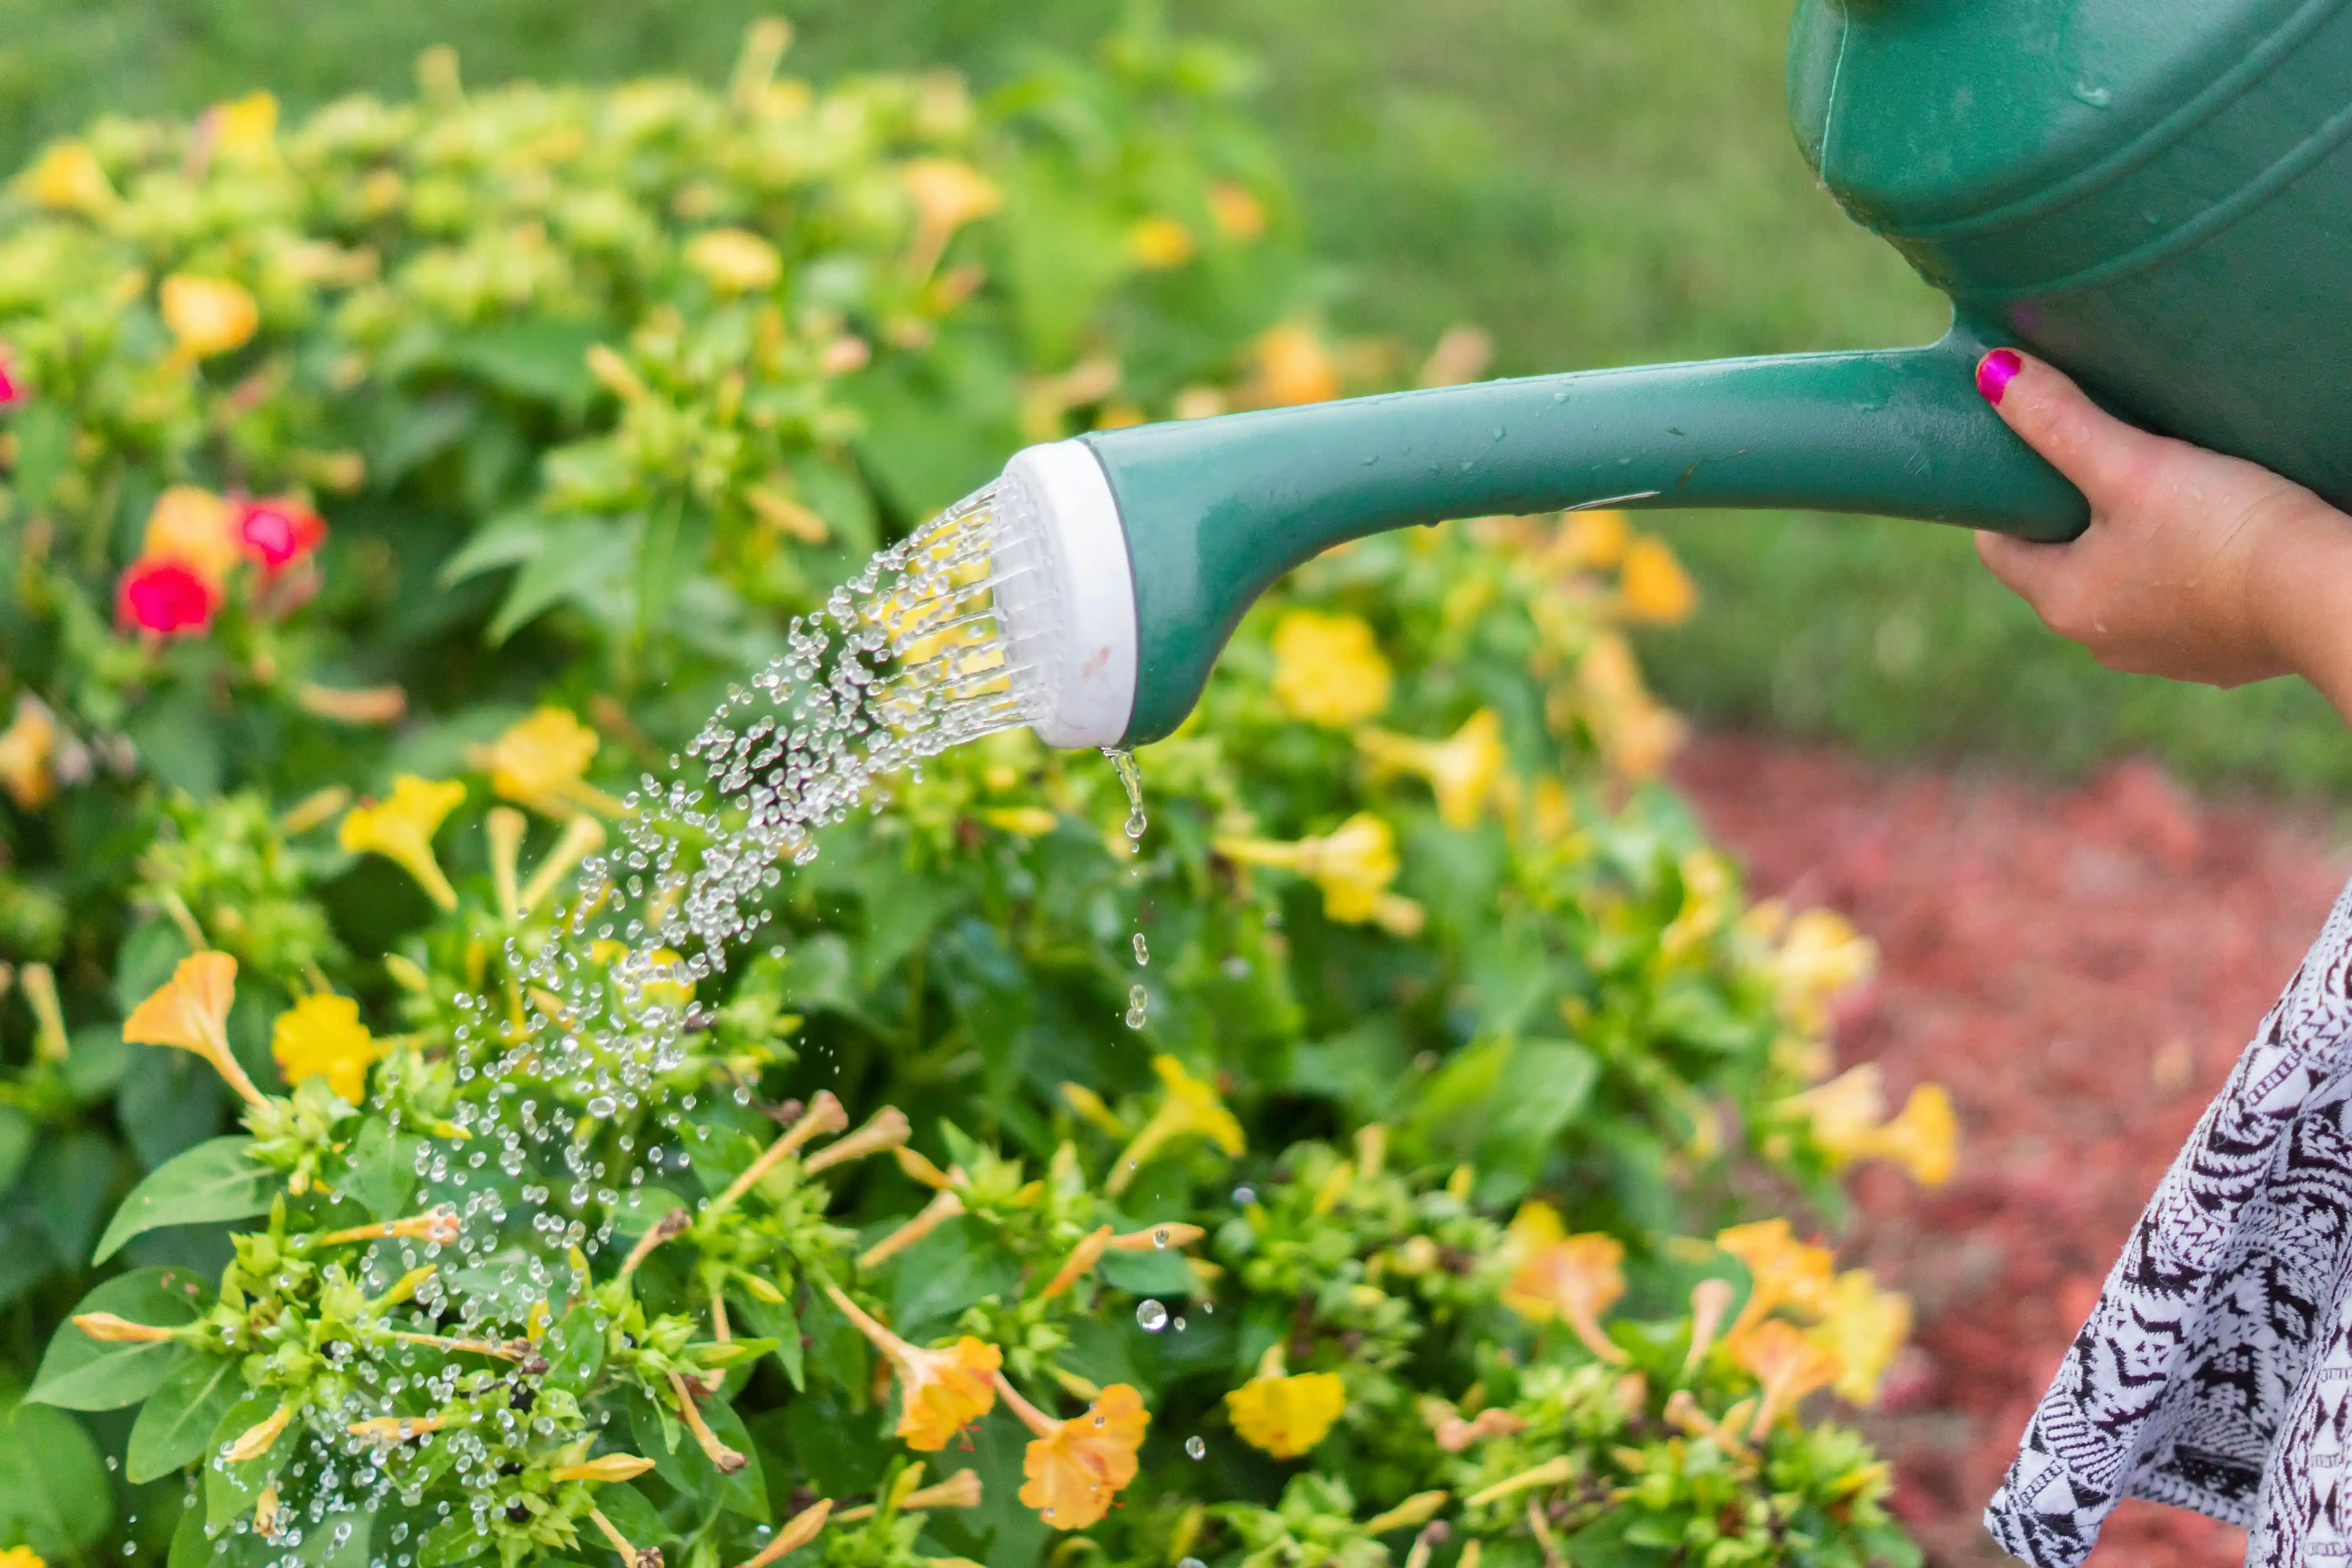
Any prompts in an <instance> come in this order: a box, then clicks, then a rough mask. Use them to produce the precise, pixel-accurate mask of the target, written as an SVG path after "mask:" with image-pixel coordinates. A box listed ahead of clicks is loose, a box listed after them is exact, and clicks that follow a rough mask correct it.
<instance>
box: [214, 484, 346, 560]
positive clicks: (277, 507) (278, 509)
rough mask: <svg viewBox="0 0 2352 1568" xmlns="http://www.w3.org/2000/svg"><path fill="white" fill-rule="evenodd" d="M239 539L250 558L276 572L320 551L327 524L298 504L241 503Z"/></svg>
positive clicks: (271, 501)
mask: <svg viewBox="0 0 2352 1568" xmlns="http://www.w3.org/2000/svg"><path fill="white" fill-rule="evenodd" d="M236 536H237V538H238V539H239V540H241V541H242V542H244V544H245V549H246V552H247V554H249V555H251V556H252V557H253V558H254V559H255V560H257V561H258V562H260V563H261V564H262V565H263V566H264V567H266V568H268V570H269V571H271V572H276V571H278V569H280V568H281V567H283V566H285V565H287V564H288V563H290V562H293V561H297V560H299V559H300V558H301V557H303V556H305V555H308V554H309V553H310V552H312V551H313V550H316V549H318V548H319V544H320V541H322V540H324V539H325V538H326V537H327V520H326V519H325V518H322V517H320V515H319V514H318V513H317V512H315V511H312V510H310V508H309V507H307V506H304V505H303V504H302V503H301V502H300V501H299V500H287V499H284V498H277V499H268V498H265V499H264V500H248V501H239V502H238V503H237V508H236Z"/></svg>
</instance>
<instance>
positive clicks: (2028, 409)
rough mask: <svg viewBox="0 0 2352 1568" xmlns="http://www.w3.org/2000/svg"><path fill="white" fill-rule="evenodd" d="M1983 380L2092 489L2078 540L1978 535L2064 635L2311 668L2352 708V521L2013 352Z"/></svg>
mask: <svg viewBox="0 0 2352 1568" xmlns="http://www.w3.org/2000/svg"><path fill="white" fill-rule="evenodd" d="M1977 386H1978V389H1979V391H1981V392H1982V393H1983V394H1984V395H1985V396H1986V397H1987V398H1988V399H1989V400H1990V401H1991V402H1992V403H1993V404H1994V405H1996V406H1997V407H1998V408H1999V409H2000V416H2001V417H2002V418H2003V419H2005V420H2007V421H2008V422H2009V426H2010V428H2011V429H2013V430H2015V431H2016V432H2017V433H2018V434H2019V435H2020V436H2022V437H2025V439H2026V441H2027V442H2028V444H2030V445H2031V446H2032V447H2033V448H2034V449H2035V450H2036V451H2038V452H2040V453H2041V454H2042V456H2043V457H2044V458H2048V459H2049V460H2050V462H2051V464H2052V465H2053V467H2055V468H2057V469H2058V471H2059V472H2061V473H2063V474H2064V475H2065V476H2066V477H2067V478H2068V479H2072V480H2074V484H2075V486H2076V487H2077V488H2078V489H2081V490H2082V492H2083V494H2084V496H2086V497H2087V498H2089V500H2090V503H2091V526H2090V528H2089V530H2088V531H2086V532H2084V534H2083V536H2082V537H2081V538H2079V539H2077V540H2075V541H2074V542H2073V543H2071V544H2029V543H2026V542H2023V541H2021V540H2015V539H2011V538H2008V537H2007V536H2005V535H2002V534H1997V533H1979V534H1978V535H1977V553H1978V555H1979V556H1980V557H1982V558H1983V560H1984V563H1985V564H1986V565H1987V566H1989V567H1990V568H1991V569H1992V573H1993V575H1995V576H1996V577H1999V578H2000V580H2001V581H2002V582H2003V583H2006V584H2009V586H2011V588H2014V589H2015V590H2016V591H2017V592H2018V593H2019V594H2021V595H2023V596H2024V598H2025V601H2026V603H2028V604H2030V605H2032V606H2033V609H2034V613H2035V614H2037V615H2039V616H2041V617H2042V621H2043V623H2044V624H2045V625H2047V626H2049V627H2050V629H2051V630H2053V631H2054V632H2056V633H2057V634H2058V635H2059V636H2061V637H2071V638H2072V639H2074V641H2076V642H2079V643H2081V644H2082V645H2083V646H2084V647H2087V648H2089V649H2090V650H2091V654H2092V657H2093V658H2096V659H2097V660H2098V661H2099V662H2100V663H2101V664H2103V665H2105V666H2106V667H2107V668H2110V669H2122V670H2129V671H2132V672H2134V673H2136V674H2141V675H2161V676H2167V677H2169V678H2170V679H2175V680H2194V681H2201V682H2203V683H2205V684H2208V685H2212V686H2237V685H2241V684H2242V683H2244V682H2246V681H2249V680H2261V679H2265V678H2267V677H2270V676H2274V675H2287V674H2299V675H2302V676H2304V677H2305V678H2306V679H2310V680H2311V681H2312V682H2313V684H2315V685H2316V686H2318V687H2319V688H2320V689H2321V690H2322V691H2324V692H2326V694H2327V695H2328V697H2329V699H2330V700H2332V701H2334V702H2335V703H2336V708H2337V709H2338V710H2339V711H2344V712H2346V713H2347V717H2352V707H2347V701H2352V518H2347V517H2346V516H2345V515H2344V514H2343V513H2341V512H2339V511H2337V510H2335V509H2334V508H2333V507H2330V506H2329V505H2327V503H2326V502H2325V501H2323V500H2320V499H2319V498H2318V497H2317V496H2315V495H2314V494H2312V493H2311V492H2310V491H2309V490H2307V489H2304V488H2303V487H2302V486H2300V485H2297V484H2293V483H2290V482H2289V481H2288V480H2285V479H2280V478H2279V477H2278V476H2277V475H2275V474H2273V473H2270V472H2268V471H2267V470H2265V469H2263V468H2256V467H2255V466H2254V465H2253V464H2252V463H2247V462H2242V461H2240V460H2238V459H2237V458H2224V457H2220V456H2217V455H2215V454H2214V453H2211V452H2207V451H2203V450H2201V449H2200V448H2198V447H2191V446H2189V445H2188V444H2187V443H2185V442H2180V441H2173V440H2168V439H2166V438H2164V437H2158V436H2151V435H2149V434H2147V432H2145V431H2142V430H2137V429H2134V428H2133V427H2132V426H2128V425H2126V424H2123V423H2122V422H2121V421H2119V420H2116V419H2115V418H2113V417H2111V416H2109V415H2108V414H2106V413H2105V411H2104V410H2102V409H2101V408H2099V407H2098V405H2095V404H2094V403H2093V402H2092V401H2091V400H2090V399H2089V398H2088V397H2086V396H2084V395H2083V393H2082V392H2081V390H2080V389H2078V388H2077V387H2076V386H2075V385H2074V383H2073V382H2072V381H2069V380H2068V379H2067V378H2066V377H2065V376H2064V375H2063V374H2060V373H2059V372H2058V371H2056V370H2054V369H2053V368H2052V367H2050V366H2049V365H2046V364H2043V363H2041V362H2040V361H2038V360H2033V359H2029V358H2026V357H2025V356H2023V355H2021V354H2019V353H2015V352H2014V351H2012V350H2009V349H1997V350H1995V351H1994V352H1993V353H1990V354H1988V355H1986V356H1985V358H1984V361H1983V363H1980V364H1979V366H1978V367H1977ZM2347 439H2352V433H2347Z"/></svg>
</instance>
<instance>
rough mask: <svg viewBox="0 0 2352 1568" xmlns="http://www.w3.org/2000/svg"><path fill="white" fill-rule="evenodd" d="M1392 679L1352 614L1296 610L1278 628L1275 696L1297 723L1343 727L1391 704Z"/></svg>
mask: <svg viewBox="0 0 2352 1568" xmlns="http://www.w3.org/2000/svg"><path fill="white" fill-rule="evenodd" d="M1393 683H1394V677H1393V676H1392V675H1391V672H1390V670H1389V664H1388V660H1387V659H1385V658H1382V657H1381V649H1380V643H1379V640H1378V639H1377V638H1376V637H1373V635H1372V628H1371V627H1370V626H1368V625H1366V624H1365V623H1364V622H1363V621H1361V620H1359V619H1358V618H1357V617H1355V616H1333V615H1326V614H1324V613H1323V612H1322V611H1320V610H1292V611H1290V612H1288V613H1287V614H1286V615H1285V616H1283V617H1282V619H1281V620H1279V621H1277V622H1276V623H1275V628H1274V697H1275V700H1276V702H1277V703H1279V704H1280V705H1281V707H1282V710H1283V711H1284V712H1285V713H1287V714H1288V715H1289V716H1290V717H1291V718H1293V719H1301V720H1305V721H1307V722H1308V723H1311V724H1322V725H1326V726H1328V727H1331V728H1334V729H1344V728H1346V727H1347V726H1349V725H1351V724H1360V723H1362V722H1363V721H1365V720H1367V719H1370V718H1373V717H1375V716H1377V715H1378V714H1379V713H1380V712H1381V710H1382V709H1384V708H1386V707H1387V706H1388V705H1389V691H1390V689H1391V686H1392V685H1393Z"/></svg>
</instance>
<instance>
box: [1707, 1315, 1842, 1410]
mask: <svg viewBox="0 0 2352 1568" xmlns="http://www.w3.org/2000/svg"><path fill="white" fill-rule="evenodd" d="M1732 1355H1733V1357H1734V1358H1735V1359H1736V1360H1737V1361H1738V1363H1739V1364H1740V1365H1741V1366H1743V1367H1746V1368H1747V1369H1748V1371H1749V1372H1751V1373H1755V1374H1756V1381H1757V1382H1758V1383H1759V1384H1762V1385H1763V1390H1764V1397H1763V1400H1762V1402H1761V1403H1759V1405H1757V1406H1756V1419H1755V1421H1754V1422H1753V1423H1752V1424H1750V1426H1748V1436H1750V1437H1761V1436H1764V1434H1765V1433H1767V1432H1769V1431H1770V1430H1771V1429H1772V1423H1773V1422H1774V1421H1776V1420H1778V1419H1780V1416H1781V1415H1783V1414H1785V1413H1786V1412H1788V1411H1789V1410H1790V1409H1793V1408H1794V1407H1795V1406H1796V1405H1797V1404H1798V1402H1799V1401H1801V1400H1802V1399H1803V1398H1804V1397H1805V1395H1807V1394H1811V1393H1812V1392H1813V1391H1814V1390H1815V1389H1818V1388H1827V1387H1828V1386H1829V1385H1830V1384H1832V1383H1835V1382H1836V1381H1837V1380H1838V1377H1839V1375H1840V1374H1841V1373H1843V1372H1844V1370H1845V1366H1844V1363H1843V1362H1841V1361H1839V1360H1838V1357H1837V1352H1834V1351H1832V1350H1831V1349H1830V1348H1829V1347H1828V1346H1826V1345H1824V1344H1822V1343H1821V1342H1819V1341H1817V1340H1815V1339H1813V1338H1812V1337H1811V1335H1809V1334H1807V1333H1806V1332H1805V1331H1803V1330H1802V1329H1800V1328H1799V1327H1797V1325H1796V1324H1794V1323H1789V1322H1783V1321H1780V1319H1778V1318H1775V1319H1773V1320H1771V1321H1769V1322H1762V1323H1759V1324H1757V1325H1756V1326H1755V1327H1754V1328H1752V1329H1750V1330H1748V1331H1747V1332H1746V1333H1745V1334H1743V1335H1742V1336H1741V1337H1740V1339H1739V1341H1738V1343H1737V1344H1736V1345H1735V1346H1734V1347H1733V1349H1732Z"/></svg>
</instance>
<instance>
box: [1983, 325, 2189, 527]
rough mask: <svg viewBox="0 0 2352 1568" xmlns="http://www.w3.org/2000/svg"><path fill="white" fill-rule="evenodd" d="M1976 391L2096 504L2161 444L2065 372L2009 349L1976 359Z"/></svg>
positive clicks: (2105, 499) (2111, 495)
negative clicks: (2096, 399)
mask: <svg viewBox="0 0 2352 1568" xmlns="http://www.w3.org/2000/svg"><path fill="white" fill-rule="evenodd" d="M1977 390H1978V391H1979V392H1980V393H1982V394H1983V395H1984V398H1985V401H1986V402H1988V403H1990V404H1991V405H1993V407H1994V409H1995V410H1997V411H1998V412H1999V413H2000V416H2001V418H2002V419H2003V420H2004V421H2005V422H2006V423H2007V424H2008V426H2009V427H2010V428H2011V429H2012V430H2014V431H2016V432H2017V433H2018V434H2019V435H2020V436H2021V437H2024V438H2025V444H2026V445H2027V446H2029V447H2032V448H2033V449H2034V450H2035V451H2037V452H2039V453H2041V454H2042V457H2043V458H2047V459H2048V460H2049V463H2050V466H2051V467H2052V468H2056V469H2057V470H2058V471H2059V472H2060V473H2062V474H2063V475H2065V476H2066V477H2067V478H2068V479H2072V480H2074V488H2075V489H2079V490H2081V491H2082V492H2083V494H2084V497H2085V498H2087V499H2088V500H2089V501H2090V503H2091V507H2092V510H2101V509H2103V508H2105V506H2107V505H2108V503H2109V502H2110V501H2111V500H2115V499H2116V497H2117V496H2118V494H2119V493H2120V492H2121V491H2122V490H2123V489H2125V488H2126V486H2127V485H2129V484H2130V483H2131V481H2132V479H2133V476H2134V475H2135V474H2136V473H2137V472H2140V471H2141V470H2143V469H2144V468H2145V467H2146V466H2147V463H2148V461H2149V460H2150V459H2151V458H2153V457H2154V456H2155V455H2156V452H2157V449H2158V447H2160V446H2161V444H2162V443H2161V442H2160V441H2159V439H2158V437H2154V436H2151V435H2149V434H2148V433H2147V431H2145V430H2139V429H2135V428H2134V427H2133V426H2129V425H2126V424H2125V423H2124V422H2123V421H2122V420H2120V419H2118V418H2116V416H2114V415H2112V414H2109V413H2108V412H2107V411H2106V410H2105V409H2104V408H2101V407H2100V406H2099V405H2097V404H2095V403H2094V402H2092V401H2091V400H2090V398H2089V397H2088V396H2087V395H2084V391H2083V389H2082V388H2081V387H2079V386H2076V385H2075V384H2074V382H2073V381H2071V380H2070V379H2068V378H2067V376H2066V374H2064V373H2063V371H2060V370H2058V369H2056V368H2054V367H2053V366H2051V365H2047V364H2044V363H2042V361H2040V360H2038V359H2035V358H2033V357H2032V355H2030V354H2021V353H2018V352H2017V351H2016V350H2015V349H1995V350H1993V351H1992V353H1989V354H1987V355H1985V356H1984V358H1983V359H1981V360H1979V361H1978V362H1977Z"/></svg>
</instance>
